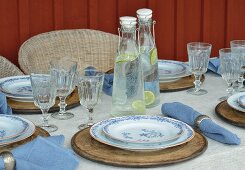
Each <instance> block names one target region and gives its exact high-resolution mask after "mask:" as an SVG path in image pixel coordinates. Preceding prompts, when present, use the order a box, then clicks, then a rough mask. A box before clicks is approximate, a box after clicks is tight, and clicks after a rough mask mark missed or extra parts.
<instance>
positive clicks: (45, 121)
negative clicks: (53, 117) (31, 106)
mask: <svg viewBox="0 0 245 170" xmlns="http://www.w3.org/2000/svg"><path fill="white" fill-rule="evenodd" d="M41 110H42V119H43V126H45V127H48V126H49V124H48V117H49V115H48V110H49V109H41Z"/></svg>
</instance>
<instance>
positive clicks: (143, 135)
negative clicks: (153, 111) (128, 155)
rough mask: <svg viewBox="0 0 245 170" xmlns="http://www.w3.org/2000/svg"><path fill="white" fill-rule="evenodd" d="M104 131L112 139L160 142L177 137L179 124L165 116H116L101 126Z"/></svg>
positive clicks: (179, 132)
mask: <svg viewBox="0 0 245 170" xmlns="http://www.w3.org/2000/svg"><path fill="white" fill-rule="evenodd" d="M103 131H104V133H105V134H106V135H107V136H108V137H110V138H113V139H116V140H120V141H123V142H130V143H146V144H147V143H160V142H166V141H171V140H176V139H177V138H179V137H180V136H181V135H182V133H183V129H182V126H181V124H180V123H179V122H178V121H176V120H173V119H170V118H167V117H161V118H157V117H149V116H141V117H138V118H137V119H135V117H130V116H126V117H118V118H112V119H110V121H109V122H108V123H107V125H105V126H104V127H103Z"/></svg>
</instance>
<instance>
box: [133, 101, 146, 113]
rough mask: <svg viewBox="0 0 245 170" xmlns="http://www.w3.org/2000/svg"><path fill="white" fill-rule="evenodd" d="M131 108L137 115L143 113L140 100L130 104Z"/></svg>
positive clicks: (142, 103)
mask: <svg viewBox="0 0 245 170" xmlns="http://www.w3.org/2000/svg"><path fill="white" fill-rule="evenodd" d="M132 108H133V109H134V110H135V111H136V112H139V113H144V112H145V103H144V102H143V101H142V100H136V101H134V102H133V103H132Z"/></svg>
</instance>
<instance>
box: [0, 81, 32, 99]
mask: <svg viewBox="0 0 245 170" xmlns="http://www.w3.org/2000/svg"><path fill="white" fill-rule="evenodd" d="M0 90H1V91H2V92H3V93H5V95H6V96H7V97H10V98H13V99H15V100H18V101H32V100H33V95H32V89H31V81H30V76H12V77H6V78H3V79H1V80H0Z"/></svg>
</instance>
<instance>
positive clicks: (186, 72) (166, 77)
mask: <svg viewBox="0 0 245 170" xmlns="http://www.w3.org/2000/svg"><path fill="white" fill-rule="evenodd" d="M170 63H171V64H170ZM166 65H170V66H172V67H173V68H174V67H176V68H178V69H177V70H179V73H178V74H162V71H161V66H162V67H163V68H164V67H165V66H166ZM158 71H159V81H160V82H174V81H177V80H179V79H180V78H182V77H187V76H190V75H191V72H190V69H189V65H188V64H187V63H183V62H180V61H172V60H158Z"/></svg>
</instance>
